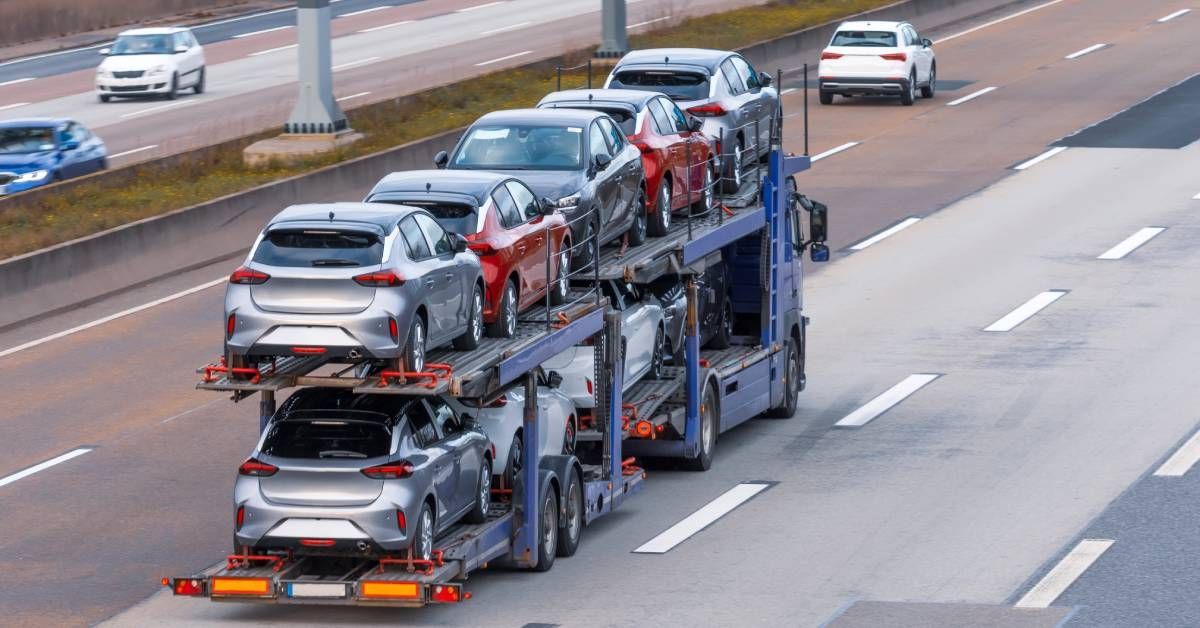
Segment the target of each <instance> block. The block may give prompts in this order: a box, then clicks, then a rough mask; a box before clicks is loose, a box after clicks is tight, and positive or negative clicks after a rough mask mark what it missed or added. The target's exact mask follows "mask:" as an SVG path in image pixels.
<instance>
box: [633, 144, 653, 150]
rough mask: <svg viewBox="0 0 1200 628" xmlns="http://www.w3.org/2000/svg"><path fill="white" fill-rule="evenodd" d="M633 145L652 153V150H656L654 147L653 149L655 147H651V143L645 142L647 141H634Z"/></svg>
mask: <svg viewBox="0 0 1200 628" xmlns="http://www.w3.org/2000/svg"><path fill="white" fill-rule="evenodd" d="M633 145H634V146H636V147H637V149H638V150H640V151H642V152H643V153H652V152H654V149H653V148H650V145H649V144H647V143H645V142H633Z"/></svg>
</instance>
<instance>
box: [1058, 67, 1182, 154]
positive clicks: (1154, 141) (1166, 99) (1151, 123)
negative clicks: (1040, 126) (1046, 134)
mask: <svg viewBox="0 0 1200 628" xmlns="http://www.w3.org/2000/svg"><path fill="white" fill-rule="evenodd" d="M1198 139H1200V75H1196V76H1193V77H1191V78H1189V79H1187V80H1186V81H1183V82H1182V83H1179V84H1178V85H1174V86H1172V87H1170V88H1169V89H1166V90H1164V91H1163V92H1161V93H1158V94H1155V95H1154V96H1152V97H1150V98H1148V99H1146V100H1145V101H1143V102H1140V103H1138V104H1137V105H1134V106H1133V107H1130V108H1129V109H1126V110H1125V111H1122V112H1121V113H1118V114H1117V115H1115V116H1113V117H1111V118H1108V119H1107V120H1104V121H1102V122H1099V123H1097V124H1095V125H1093V126H1090V127H1088V128H1086V129H1083V130H1081V131H1079V132H1078V133H1074V134H1072V135H1070V136H1068V137H1065V138H1063V139H1061V140H1059V141H1057V142H1055V143H1054V144H1055V146H1088V147H1092V148H1163V149H1170V148H1183V147H1184V146H1187V145H1188V144H1191V143H1192V142H1195V141H1196V140H1198Z"/></svg>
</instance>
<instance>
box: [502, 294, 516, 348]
mask: <svg viewBox="0 0 1200 628" xmlns="http://www.w3.org/2000/svg"><path fill="white" fill-rule="evenodd" d="M504 290H505V297H506V298H505V301H504V333H505V335H507V336H508V337H509V338H512V336H513V334H516V333H517V290H516V288H513V285H512V283H509V284H508V286H506V287H505V288H504Z"/></svg>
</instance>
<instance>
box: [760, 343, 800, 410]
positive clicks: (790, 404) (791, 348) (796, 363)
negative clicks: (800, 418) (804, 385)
mask: <svg viewBox="0 0 1200 628" xmlns="http://www.w3.org/2000/svg"><path fill="white" fill-rule="evenodd" d="M784 359H785V360H787V364H786V365H785V366H784V368H785V369H786V370H785V373H787V375H786V376H785V377H786V379H785V380H784V383H783V403H782V404H780V405H779V407H777V408H771V409H770V410H767V411H766V413H765V414H766V415H767V416H769V417H771V418H773V419H790V418H792V415H793V414H795V413H796V405H797V404H798V403H799V401H800V374H801V372H802V371H803V369H802V368H801V366H800V353H799V351H798V350H797V349H796V341H795V340H792V339H790V338H789V339H788V341H787V356H786V357H785V358H784Z"/></svg>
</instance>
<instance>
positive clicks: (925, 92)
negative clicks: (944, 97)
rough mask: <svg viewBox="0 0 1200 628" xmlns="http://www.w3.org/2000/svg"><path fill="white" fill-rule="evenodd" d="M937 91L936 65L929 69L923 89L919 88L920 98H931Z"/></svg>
mask: <svg viewBox="0 0 1200 628" xmlns="http://www.w3.org/2000/svg"><path fill="white" fill-rule="evenodd" d="M936 91H937V64H936V63H935V64H933V65H932V66H930V67H929V82H928V83H926V84H925V87H922V88H921V98H933V94H934V93H935V92H936Z"/></svg>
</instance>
